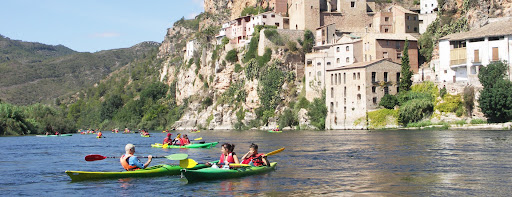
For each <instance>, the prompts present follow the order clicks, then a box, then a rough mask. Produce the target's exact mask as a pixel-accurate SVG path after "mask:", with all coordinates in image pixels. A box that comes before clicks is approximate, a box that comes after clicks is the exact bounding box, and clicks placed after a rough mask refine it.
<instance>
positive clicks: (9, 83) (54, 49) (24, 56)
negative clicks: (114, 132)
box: [0, 37, 158, 105]
mask: <svg viewBox="0 0 512 197" xmlns="http://www.w3.org/2000/svg"><path fill="white" fill-rule="evenodd" d="M0 45H1V46H2V47H0V99H2V100H4V101H7V102H9V103H12V104H20V105H28V104H33V103H39V102H46V103H48V102H49V103H53V101H54V100H55V99H56V98H57V97H59V96H62V95H66V94H71V93H75V92H77V91H79V90H80V89H82V88H84V87H88V86H91V85H93V84H94V83H97V82H99V80H101V79H103V78H104V77H105V76H107V75H109V74H110V73H111V72H113V71H115V70H117V69H119V68H121V67H122V66H125V65H126V64H128V63H129V62H131V61H133V60H135V59H137V58H142V57H144V55H145V54H147V53H149V52H150V51H151V50H155V49H156V47H158V44H157V43H153V42H145V43H141V44H138V45H135V46H133V47H130V48H125V49H114V50H106V51H100V52H96V53H78V52H74V51H72V50H71V49H69V48H66V47H64V46H61V45H59V46H51V45H44V44H40V43H31V42H22V41H15V40H10V39H8V38H3V37H2V38H1V41H0Z"/></svg>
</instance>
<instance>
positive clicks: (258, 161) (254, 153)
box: [242, 143, 270, 166]
mask: <svg viewBox="0 0 512 197" xmlns="http://www.w3.org/2000/svg"><path fill="white" fill-rule="evenodd" d="M264 155H265V154H261V153H258V145H257V144H254V143H252V144H251V145H250V146H249V152H247V153H245V155H244V156H243V157H242V164H249V165H251V164H252V165H254V166H261V165H266V166H268V165H269V164H270V162H268V159H267V156H264Z"/></svg>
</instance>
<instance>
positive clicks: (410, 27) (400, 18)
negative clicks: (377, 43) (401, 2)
mask: <svg viewBox="0 0 512 197" xmlns="http://www.w3.org/2000/svg"><path fill="white" fill-rule="evenodd" d="M372 26H373V28H374V29H375V31H376V32H380V33H391V34H406V33H416V34H417V33H419V19H418V14H417V13H414V12H411V11H410V10H407V9H405V8H403V7H402V6H397V5H394V6H391V7H389V8H387V9H385V10H384V11H381V12H377V13H375V16H374V17H373V24H372Z"/></svg>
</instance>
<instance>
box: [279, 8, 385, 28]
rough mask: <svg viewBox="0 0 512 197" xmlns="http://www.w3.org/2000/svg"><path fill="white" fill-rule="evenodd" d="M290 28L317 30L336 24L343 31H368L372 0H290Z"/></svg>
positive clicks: (370, 21)
mask: <svg viewBox="0 0 512 197" xmlns="http://www.w3.org/2000/svg"><path fill="white" fill-rule="evenodd" d="M288 6H289V7H288V14H289V17H290V29H297V30H306V29H307V30H311V31H315V30H316V29H317V28H319V27H321V26H325V25H328V24H336V29H338V30H339V31H341V32H367V31H369V30H368V29H369V28H370V27H371V23H372V20H373V15H374V10H375V2H374V1H371V0H289V1H288Z"/></svg>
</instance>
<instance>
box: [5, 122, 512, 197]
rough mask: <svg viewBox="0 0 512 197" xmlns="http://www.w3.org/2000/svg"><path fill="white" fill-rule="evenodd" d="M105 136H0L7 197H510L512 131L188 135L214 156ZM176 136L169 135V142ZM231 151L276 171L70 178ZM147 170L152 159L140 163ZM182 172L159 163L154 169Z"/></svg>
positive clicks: (134, 136)
mask: <svg viewBox="0 0 512 197" xmlns="http://www.w3.org/2000/svg"><path fill="white" fill-rule="evenodd" d="M104 134H105V136H106V138H102V139H97V138H95V136H94V135H80V134H74V135H73V136H71V137H36V136H25V137H1V138H0V150H2V153H3V154H2V159H0V166H2V167H1V168H0V195H2V196H4V195H5V196H94V195H100V196H168V195H179V196H246V195H249V196H254V195H265V196H310V195H311V196H511V195H512V187H511V185H512V153H511V148H512V139H511V137H512V132H511V131H450V130H444V131H412V130H411V131H362V130H357V131H284V132H283V133H268V132H265V131H201V132H200V133H191V134H188V135H189V138H191V139H194V138H198V137H202V138H203V140H206V141H208V142H211V141H219V142H220V144H219V145H217V146H216V147H214V148H212V149H159V148H151V146H150V144H152V143H156V142H158V143H161V141H162V139H163V138H164V137H165V133H156V132H155V133H152V137H149V138H143V137H140V136H139V135H138V134H120V133H119V134H112V133H110V132H104ZM174 136H176V132H173V137H174ZM224 142H229V143H234V144H235V145H236V148H235V152H236V153H238V155H239V157H241V156H242V155H243V154H244V153H246V152H247V150H248V146H249V145H250V144H251V143H257V144H258V145H259V147H260V148H259V152H261V153H266V152H270V151H273V150H276V149H279V148H281V147H285V148H286V149H285V150H284V151H283V152H280V153H278V154H275V155H272V156H269V160H270V161H271V162H278V165H277V168H276V170H275V171H273V172H270V173H267V174H263V175H256V176H250V177H245V178H240V179H230V180H219V181H208V182H197V183H191V184H188V183H187V180H186V179H182V178H180V177H179V176H169V177H157V178H133V179H119V180H116V179H114V180H112V179H111V180H100V181H83V182H71V179H70V178H69V177H68V176H67V175H66V174H65V173H64V171H66V170H82V171H121V170H122V168H121V166H120V164H119V160H118V159H105V160H101V161H93V162H87V161H85V160H84V157H85V156H86V155H88V154H101V155H105V156H120V155H121V154H123V153H124V146H125V144H127V143H133V144H135V145H136V155H139V156H146V155H148V154H152V155H154V156H165V155H170V154H175V153H187V154H188V155H189V158H191V159H194V160H196V161H198V162H205V161H211V160H216V159H218V157H219V155H220V145H221V144H222V143H224ZM141 160H142V161H143V162H145V161H146V159H141ZM161 163H167V164H177V162H176V161H171V160H166V159H165V158H164V159H158V158H156V159H154V160H153V162H152V164H155V165H156V164H161Z"/></svg>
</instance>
